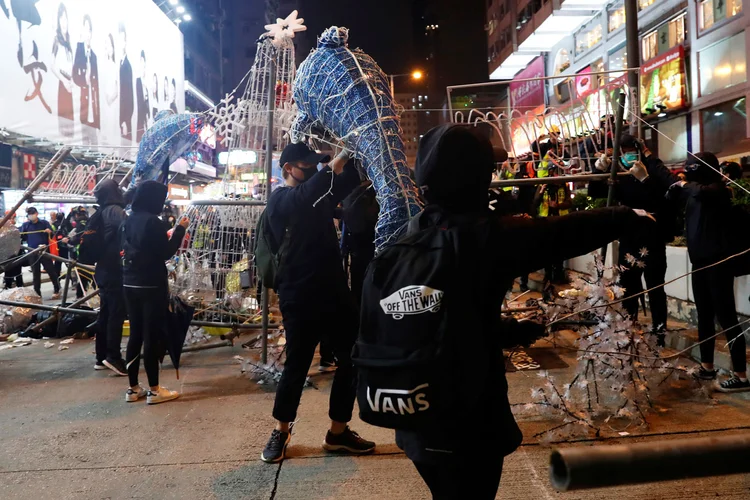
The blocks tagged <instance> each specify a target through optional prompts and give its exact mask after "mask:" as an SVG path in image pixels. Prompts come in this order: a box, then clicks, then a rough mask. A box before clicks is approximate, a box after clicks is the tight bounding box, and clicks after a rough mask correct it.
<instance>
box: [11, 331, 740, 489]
mask: <svg viewBox="0 0 750 500" xmlns="http://www.w3.org/2000/svg"><path fill="white" fill-rule="evenodd" d="M563 340H564V338H563ZM241 341H242V339H240V341H239V342H237V343H236V345H235V346H234V347H225V348H221V349H213V350H209V351H200V352H191V353H185V354H184V355H183V360H182V367H181V369H180V375H181V377H180V379H179V380H176V378H175V373H174V370H172V368H171V366H170V365H169V362H167V363H165V366H164V367H163V369H162V383H163V384H164V385H166V386H168V387H170V388H173V389H177V390H179V391H180V392H181V394H182V396H181V397H180V399H178V400H176V401H173V402H169V403H165V404H162V405H158V406H147V405H146V404H145V402H143V401H141V402H138V403H126V402H125V401H124V396H125V389H126V387H127V381H126V379H124V378H119V377H116V376H114V375H113V374H111V373H110V372H108V371H104V372H102V371H94V370H93V363H94V357H93V348H94V343H93V341H92V340H75V341H74V342H73V343H72V344H70V345H69V349H67V350H62V351H60V350H58V348H59V342H60V341H59V340H57V339H55V340H53V341H52V342H53V344H54V346H53V347H52V348H48V349H45V347H44V341H38V342H37V343H35V344H33V345H29V346H25V347H18V348H14V349H9V350H4V351H0V442H1V443H2V446H1V447H0V498H2V499H22V500H25V499H28V500H38V499H46V498H54V499H55V500H65V499H76V500H78V499H132V498H139V499H151V498H154V499H194V498H195V499H221V500H230V499H231V500H234V499H297V498H299V499H311V500H312V499H357V500H363V499H382V498H386V499H389V500H399V499H422V498H429V492H428V491H427V489H426V487H425V486H424V485H423V483H422V481H421V479H420V478H419V476H418V474H417V473H416V471H415V469H414V468H413V466H412V464H411V463H410V462H409V460H408V459H406V458H405V457H404V455H403V454H402V453H401V452H400V451H399V450H398V448H397V447H396V445H395V441H394V436H393V433H392V431H388V430H386V429H379V428H374V427H370V426H368V425H366V424H363V423H362V422H360V421H358V420H357V419H355V421H354V422H353V423H352V427H353V428H354V429H355V430H357V431H358V432H360V433H361V434H362V435H363V436H364V437H366V438H368V439H373V440H375V441H376V442H377V443H378V448H377V450H376V453H375V454H374V455H371V456H365V457H347V456H340V455H328V454H326V453H325V452H324V451H323V450H322V449H321V447H320V445H321V443H322V440H323V436H324V433H325V430H326V427H327V406H328V397H329V394H330V383H331V378H332V377H331V375H330V374H319V373H317V371H316V370H315V369H314V367H315V366H316V365H315V364H314V365H313V367H312V368H311V372H310V373H311V379H312V382H313V387H310V388H308V389H305V391H304V393H303V397H302V403H301V406H300V411H299V421H298V423H297V425H296V427H295V434H294V436H293V440H292V444H291V446H290V448H289V459H287V460H286V461H285V462H284V463H283V464H281V465H268V464H265V463H262V462H261V461H260V460H259V457H260V453H261V451H262V449H263V446H264V445H265V442H266V440H267V438H268V436H269V433H270V430H271V428H272V426H273V420H272V418H271V416H270V414H271V409H272V406H273V398H274V393H273V390H274V387H273V386H269V385H259V384H258V383H257V382H256V381H253V380H251V379H250V378H249V377H248V375H247V374H243V373H241V371H240V364H239V363H238V361H237V360H235V359H234V357H235V356H237V355H239V356H243V357H248V356H249V355H253V354H256V355H257V353H251V352H249V351H248V350H245V349H242V348H241V347H240V344H241ZM466 349H467V350H466V352H465V353H463V355H461V356H460V357H459V358H458V359H457V360H456V365H455V366H452V367H446V369H471V366H470V359H471V346H470V345H469V346H467V348H466ZM547 350H548V351H550V349H547ZM558 354H559V355H560V356H559V357H557V356H554V353H549V352H548V355H549V356H547V357H543V358H544V359H555V360H556V361H555V362H554V363H552V362H549V363H548V362H547V361H545V362H542V365H549V366H554V368H551V369H550V373H551V374H553V375H554V376H555V377H557V378H558V379H560V380H563V379H565V378H572V377H573V376H574V374H575V371H576V367H575V359H574V358H573V357H572V356H571V355H570V354H569V353H568V352H567V351H559V352H558ZM540 359H541V358H540ZM549 366H542V368H547V367H549ZM537 373H538V372H531V371H516V372H513V373H509V374H508V379H509V385H510V394H509V396H510V399H511V402H512V403H517V404H522V403H525V402H529V400H530V391H531V389H532V388H533V387H536V386H538V385H539V383H540V382H539V381H540V379H539V377H537ZM655 407H656V408H655V411H654V412H653V414H651V415H650V416H649V426H648V428H628V429H627V431H628V432H629V434H628V435H627V436H621V435H620V434H619V432H622V431H623V429H617V428H612V429H611V430H609V429H608V430H606V431H604V434H603V436H602V438H601V439H600V440H599V441H600V444H612V443H631V442H636V441H644V440H655V439H675V438H682V437H690V436H693V437H698V436H720V435H732V434H737V433H742V432H750V394H735V395H720V396H717V397H716V399H710V398H706V397H705V396H698V395H697V391H695V390H694V388H690V387H689V384H688V385H687V386H686V385H685V384H682V385H680V384H678V385H676V386H675V387H674V388H673V389H670V390H669V391H667V393H665V394H662V395H661V396H659V398H658V399H656V401H655ZM519 421H520V425H521V427H522V430H523V431H524V435H525V436H526V438H525V440H524V444H523V445H522V446H521V448H520V449H519V450H518V451H517V452H515V453H514V454H512V455H511V456H510V457H508V459H507V460H506V465H505V470H504V474H503V479H502V484H501V488H500V491H499V493H498V496H497V498H501V499H520V500H526V499H528V500H531V499H534V500H537V499H560V500H574V499H576V500H594V499H596V500H599V499H612V498H620V497H625V496H627V497H628V498H629V499H662V498H663V499H670V500H675V499H706V498H725V499H727V498H729V499H747V498H750V476H744V475H741V476H729V477H724V478H708V479H701V480H690V481H679V482H671V483H660V484H656V485H644V486H635V487H628V488H614V489H609V490H592V491H587V492H572V493H557V492H555V491H554V490H552V488H551V487H550V486H549V481H548V479H547V478H548V467H547V462H548V460H549V452H550V448H549V447H546V446H543V445H542V444H541V443H540V441H539V438H536V437H534V435H535V434H537V433H538V432H542V431H544V430H545V429H548V428H550V427H552V426H553V425H555V424H556V422H555V421H550V420H546V419H544V418H542V417H540V416H538V415H525V416H523V417H519ZM485 425H492V422H485V421H477V422H467V436H472V435H473V436H476V435H478V433H477V432H476V431H475V430H473V429H471V427H472V426H476V427H477V428H481V426H485ZM591 444H594V441H592V440H582V441H579V442H569V443H563V444H562V445H563V446H589V445H591ZM487 453H492V450H487ZM478 459H481V458H478ZM469 491H470V480H469V481H467V496H466V497H465V498H471V496H470V494H469V493H468V492H469Z"/></svg>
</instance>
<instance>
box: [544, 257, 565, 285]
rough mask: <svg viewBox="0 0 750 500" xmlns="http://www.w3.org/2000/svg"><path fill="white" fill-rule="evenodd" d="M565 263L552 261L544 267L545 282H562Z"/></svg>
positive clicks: (563, 280)
mask: <svg viewBox="0 0 750 500" xmlns="http://www.w3.org/2000/svg"><path fill="white" fill-rule="evenodd" d="M564 264H565V263H564V262H562V261H560V262H554V263H552V264H549V265H548V266H547V267H545V268H544V281H545V283H564V282H565V281H566V276H565V265H564Z"/></svg>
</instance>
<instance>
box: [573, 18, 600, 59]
mask: <svg viewBox="0 0 750 500" xmlns="http://www.w3.org/2000/svg"><path fill="white" fill-rule="evenodd" d="M603 32H604V30H603V29H602V23H601V19H599V18H596V19H594V20H593V21H592V22H591V23H590V24H589V25H588V26H586V27H585V28H583V29H582V30H581V31H579V32H578V33H577V34H576V36H575V41H576V56H580V55H581V54H585V53H586V52H588V51H589V50H591V49H593V48H594V47H596V46H597V45H599V44H600V43H601V41H602V37H603V35H604V33H603Z"/></svg>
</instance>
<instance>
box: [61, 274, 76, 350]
mask: <svg viewBox="0 0 750 500" xmlns="http://www.w3.org/2000/svg"><path fill="white" fill-rule="evenodd" d="M74 266H75V264H74ZM72 273H73V267H68V270H67V271H66V273H65V287H64V288H63V294H62V301H61V302H60V305H62V306H65V301H66V300H68V288H69V287H70V275H71V274H72ZM58 286H59V285H58ZM61 328H62V321H58V322H57V336H58V337H59V336H60V329H61Z"/></svg>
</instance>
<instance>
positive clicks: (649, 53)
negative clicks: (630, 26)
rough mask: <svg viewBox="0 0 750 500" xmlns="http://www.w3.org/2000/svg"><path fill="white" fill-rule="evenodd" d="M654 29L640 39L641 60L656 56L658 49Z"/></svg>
mask: <svg viewBox="0 0 750 500" xmlns="http://www.w3.org/2000/svg"><path fill="white" fill-rule="evenodd" d="M657 35H658V34H657V33H656V31H654V32H653V33H649V34H648V35H646V36H644V37H643V40H641V51H642V53H643V60H644V61H649V60H651V59H653V58H654V57H656V55H657V54H658V50H659V40H658V36H657Z"/></svg>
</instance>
